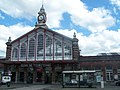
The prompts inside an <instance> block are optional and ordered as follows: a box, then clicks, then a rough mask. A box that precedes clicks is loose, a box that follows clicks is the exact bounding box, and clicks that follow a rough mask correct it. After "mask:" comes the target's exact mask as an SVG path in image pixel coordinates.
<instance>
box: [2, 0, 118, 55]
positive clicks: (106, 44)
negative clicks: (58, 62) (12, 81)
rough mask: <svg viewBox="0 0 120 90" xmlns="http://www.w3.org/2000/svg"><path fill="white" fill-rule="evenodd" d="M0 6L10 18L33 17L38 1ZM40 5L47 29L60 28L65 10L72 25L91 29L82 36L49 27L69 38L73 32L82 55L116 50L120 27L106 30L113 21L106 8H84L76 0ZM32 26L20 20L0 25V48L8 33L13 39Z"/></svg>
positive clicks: (4, 1)
mask: <svg viewBox="0 0 120 90" xmlns="http://www.w3.org/2000/svg"><path fill="white" fill-rule="evenodd" d="M111 1H114V0H111ZM0 8H1V11H3V12H5V13H7V14H8V15H10V16H12V17H14V18H18V17H19V18H21V17H23V18H27V19H31V18H33V17H37V13H38V11H39V9H40V8H41V1H39V0H20V1H19V0H16V1H13V0H9V1H8V0H1V2H0ZM44 8H45V10H46V13H47V25H48V26H49V28H60V27H61V26H60V25H61V24H60V23H61V20H63V19H64V18H63V14H64V13H68V14H69V15H70V19H71V21H72V25H77V26H79V27H83V28H86V29H87V30H89V31H90V32H91V34H90V35H89V36H85V35H84V34H83V33H82V32H79V31H77V30H75V29H74V28H73V29H71V30H68V29H64V30H63V29H53V30H55V31H57V32H59V33H61V34H63V35H66V36H69V37H73V34H74V32H75V33H76V36H77V38H78V39H79V46H80V49H81V50H82V51H81V54H82V55H96V54H98V53H101V52H114V51H116V52H117V51H120V43H119V42H120V36H119V35H120V30H119V29H118V30H117V31H112V30H108V28H109V27H111V26H113V25H115V24H116V21H117V20H116V19H115V18H114V17H113V16H112V15H111V12H110V11H109V10H108V9H105V8H104V7H98V8H94V9H93V10H91V11H89V10H88V7H87V6H86V5H85V4H84V3H83V2H82V1H80V0H46V1H45V2H44ZM3 17H4V16H3ZM32 29H33V27H31V26H24V25H22V24H20V23H18V24H15V25H12V26H9V27H6V26H4V25H0V43H3V44H2V45H0V47H2V48H0V50H1V51H4V52H5V49H6V45H5V43H6V41H7V39H8V37H9V36H11V38H12V40H14V39H16V38H18V37H19V36H21V35H23V34H24V33H26V32H28V31H30V30H32Z"/></svg>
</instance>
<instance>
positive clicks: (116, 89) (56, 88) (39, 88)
mask: <svg viewBox="0 0 120 90" xmlns="http://www.w3.org/2000/svg"><path fill="white" fill-rule="evenodd" d="M0 90H120V86H115V85H114V84H112V85H111V84H109V85H105V88H101V87H100V85H96V86H95V87H93V88H88V87H80V88H62V86H61V85H38V84H11V86H10V87H7V86H6V85H2V86H0Z"/></svg>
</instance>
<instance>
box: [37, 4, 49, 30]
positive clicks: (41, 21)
mask: <svg viewBox="0 0 120 90" xmlns="http://www.w3.org/2000/svg"><path fill="white" fill-rule="evenodd" d="M37 20H38V21H37V22H36V25H35V27H42V28H48V27H47V25H46V20H47V17H46V12H45V9H44V7H43V5H42V7H41V9H40V11H39V12H38V17H37Z"/></svg>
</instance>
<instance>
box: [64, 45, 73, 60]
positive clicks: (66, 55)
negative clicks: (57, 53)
mask: <svg viewBox="0 0 120 90" xmlns="http://www.w3.org/2000/svg"><path fill="white" fill-rule="evenodd" d="M68 59H69V60H70V59H72V46H71V45H70V44H67V43H64V60H68Z"/></svg>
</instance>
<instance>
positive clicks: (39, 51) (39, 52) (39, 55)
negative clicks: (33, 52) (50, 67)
mask: <svg viewBox="0 0 120 90" xmlns="http://www.w3.org/2000/svg"><path fill="white" fill-rule="evenodd" d="M43 46H44V43H43V34H42V33H40V34H39V35H38V42H37V60H43V54H44V48H43Z"/></svg>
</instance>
